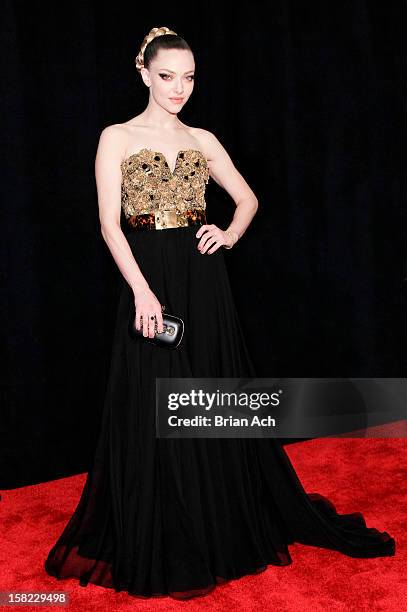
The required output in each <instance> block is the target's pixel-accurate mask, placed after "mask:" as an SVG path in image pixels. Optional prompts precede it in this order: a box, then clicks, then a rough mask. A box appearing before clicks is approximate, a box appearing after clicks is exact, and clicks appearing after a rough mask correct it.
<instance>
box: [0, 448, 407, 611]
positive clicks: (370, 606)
mask: <svg viewBox="0 0 407 612" xmlns="http://www.w3.org/2000/svg"><path fill="white" fill-rule="evenodd" d="M285 449H286V451H287V453H288V455H289V456H290V459H291V461H292V462H293V465H294V467H295V469H296V470H297V473H298V475H299V477H300V479H301V481H302V483H303V485H304V488H305V490H306V491H307V492H309V493H311V492H319V493H322V494H323V495H326V496H327V497H329V498H330V499H331V500H332V501H333V502H334V504H335V506H336V507H337V510H338V512H341V513H344V512H354V511H360V512H362V513H363V515H364V516H365V519H366V523H367V526H368V527H370V526H372V527H376V528H377V529H379V530H381V531H388V532H389V533H390V535H392V536H393V537H394V538H395V540H396V555H395V556H394V557H382V558H376V559H353V558H351V557H346V556H345V555H342V554H341V553H338V552H336V551H328V550H323V549H318V548H315V547H310V546H303V545H301V544H293V545H291V546H290V552H291V556H292V559H293V563H292V565H289V566H286V567H278V566H272V565H269V567H268V569H267V570H266V571H265V572H263V573H261V574H258V575H252V576H245V577H243V578H240V579H238V580H232V581H229V582H228V583H225V584H222V585H219V586H217V587H216V589H215V590H214V591H212V592H211V593H210V594H208V595H206V596H205V597H200V598H195V599H190V600H188V601H176V600H173V599H171V598H169V597H163V598H159V599H155V598H152V599H144V600H143V599H140V598H134V597H131V596H129V595H128V594H126V593H123V592H121V593H116V592H115V591H114V590H112V589H104V588H102V587H98V586H95V585H89V586H87V587H80V586H79V584H78V582H77V581H75V580H74V579H69V580H61V581H57V580H55V579H53V578H51V577H50V576H48V575H47V574H46V573H45V570H44V569H43V562H44V560H45V558H46V555H47V554H48V551H49V549H50V548H51V546H52V545H53V544H54V541H55V540H56V538H57V536H58V535H59V534H60V532H61V531H62V528H63V527H64V526H65V524H66V522H67V520H68V519H69V517H70V515H71V513H72V512H73V510H74V508H75V506H76V504H77V502H78V499H79V495H80V492H81V489H82V486H83V484H84V482H85V476H86V475H85V474H81V475H79V476H73V477H70V478H64V479H60V480H55V481H52V482H47V483H43V484H40V485H34V486H30V487H23V488H21V489H15V490H10V491H4V492H2V499H1V502H0V504H1V505H0V508H1V510H2V512H1V519H2V520H1V526H2V529H1V540H2V541H1V546H0V591H3V592H4V591H67V592H69V595H70V603H69V605H68V606H66V607H60V606H58V609H60V610H64V609H65V610H69V612H73V611H75V612H76V610H84V611H85V612H91V611H93V610H100V611H103V612H105V611H108V610H112V611H113V610H115V611H116V610H120V611H127V610H135V609H137V610H143V611H144V610H146V611H147V610H148V611H149V610H154V611H157V610H158V611H159V610H180V609H184V610H192V611H194V612H195V610H209V609H213V608H215V609H216V610H227V611H228V612H229V611H230V610H239V612H240V611H242V612H244V611H248V610H250V611H251V610H258V609H264V610H273V611H274V610H275V611H278V612H285V611H287V612H288V611H290V612H291V611H295V612H298V611H301V612H303V611H306V610H312V611H313V612H317V611H323V612H326V611H329V612H334V611H336V610H338V611H341V612H342V611H343V612H345V611H346V612H349V611H358V612H362V611H364V610H366V611H367V610H368V611H369V612H373V611H376V610H383V611H386V612H388V611H391V610H407V580H406V562H407V559H406V527H407V520H406V519H407V516H406V515H407V512H406V501H407V500H406V497H407V495H406V490H407V470H406V465H407V440H406V439H405V438H376V439H374V438H365V439H363V438H339V439H336V438H329V439H328V438H325V439H319V440H308V441H306V442H300V443H295V444H291V445H289V446H286V447H285ZM321 568H324V569H323V571H321ZM403 602H404V603H403ZM1 608H2V609H4V610H6V609H10V608H8V607H7V608H6V607H3V606H1ZM50 608H52V609H56V607H55V606H47V607H44V606H24V607H19V609H21V610H25V611H26V610H38V609H44V610H45V609H50Z"/></svg>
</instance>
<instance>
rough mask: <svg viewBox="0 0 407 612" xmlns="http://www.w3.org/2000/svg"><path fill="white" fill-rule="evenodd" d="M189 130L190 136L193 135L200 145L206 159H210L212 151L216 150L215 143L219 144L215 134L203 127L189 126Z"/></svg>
mask: <svg viewBox="0 0 407 612" xmlns="http://www.w3.org/2000/svg"><path fill="white" fill-rule="evenodd" d="M189 129H190V130H191V136H193V137H194V138H195V139H196V140H197V141H198V142H199V145H200V148H201V150H202V151H203V153H204V154H205V157H206V158H207V159H209V160H210V159H211V157H212V154H213V152H214V151H215V150H216V148H217V145H218V144H220V143H219V141H218V139H217V138H216V136H215V134H214V133H213V132H211V131H209V130H205V129H204V128H198V127H194V128H189Z"/></svg>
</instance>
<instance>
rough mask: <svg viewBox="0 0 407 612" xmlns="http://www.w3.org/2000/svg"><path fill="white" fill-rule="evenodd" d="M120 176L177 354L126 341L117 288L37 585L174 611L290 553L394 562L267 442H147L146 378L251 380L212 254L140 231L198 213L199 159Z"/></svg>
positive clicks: (152, 164) (195, 155) (283, 561)
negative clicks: (101, 398) (159, 218)
mask: <svg viewBox="0 0 407 612" xmlns="http://www.w3.org/2000/svg"><path fill="white" fill-rule="evenodd" d="M122 173H123V177H124V178H123V182H122V206H123V210H124V212H125V214H126V218H127V221H128V222H129V223H128V224H127V228H128V230H129V231H128V232H126V231H125V230H124V231H125V235H126V238H127V241H128V243H129V245H130V248H131V251H132V253H133V254H134V257H135V259H136V261H137V263H138V265H139V266H140V268H141V271H142V273H143V275H144V276H145V278H146V279H147V281H148V283H149V286H150V288H151V289H152V290H153V291H154V293H155V295H156V296H157V298H158V299H159V301H160V303H161V304H164V305H165V309H166V312H169V313H173V314H177V315H179V316H181V317H182V318H183V319H184V322H185V333H184V337H183V339H182V342H181V345H180V347H179V348H177V349H175V350H168V349H164V348H158V347H154V346H152V345H151V344H148V343H147V342H145V341H143V340H140V339H138V340H134V339H132V338H130V337H129V334H128V328H127V325H128V320H129V313H130V312H131V310H132V309H134V297H133V293H132V291H131V289H130V287H129V285H128V284H127V282H126V281H125V280H124V278H123V277H122V280H121V291H120V297H119V303H118V309H117V318H116V325H115V331H114V337H113V344H112V354H111V355H112V356H111V362H110V372H109V379H108V384H107V392H106V398H105V404H104V410H103V415H102V420H101V423H100V432H99V438H98V443H97V448H96V451H95V454H94V459H93V462H92V465H91V467H90V470H89V473H88V475H87V480H86V483H85V486H84V489H83V491H82V495H81V498H80V500H79V502H78V505H77V507H76V510H75V512H74V513H73V515H72V516H71V518H70V520H69V522H68V524H67V525H66V526H65V528H64V530H63V532H62V534H61V535H60V537H59V538H58V540H57V542H56V543H55V544H54V546H53V547H52V549H51V550H50V552H49V554H48V557H47V559H46V560H45V569H46V571H47V573H48V574H50V575H52V576H55V577H57V578H58V579H65V578H69V577H76V578H77V579H79V583H80V585H82V586H86V585H87V584H88V583H89V582H90V583H93V584H97V585H101V586H103V587H110V588H113V589H115V590H116V591H121V590H124V591H127V592H128V593H129V594H131V595H134V596H139V597H151V596H157V597H158V596H165V595H170V596H172V597H174V598H181V599H182V598H188V597H194V596H198V595H203V594H205V593H208V592H209V591H211V590H212V589H213V588H215V587H216V585H217V584H218V583H221V582H224V581H226V580H229V579H233V578H238V577H240V576H243V575H247V574H252V573H257V572H261V571H264V570H265V569H266V568H267V566H268V565H279V566H281V565H288V564H291V563H292V559H291V557H290V553H289V549H288V545H289V544H291V543H294V542H298V543H302V544H307V545H311V546H318V547H323V548H327V549H332V550H336V551H340V552H341V553H343V554H345V555H348V556H350V557H366V558H367V557H380V556H390V555H394V554H395V541H394V539H393V538H392V537H391V536H390V535H389V534H388V533H387V532H380V531H378V530H377V529H375V528H373V527H367V526H366V523H365V520H364V518H363V515H362V514H361V513H359V512H354V513H352V514H338V513H337V512H336V509H335V506H334V505H333V503H332V502H331V501H330V500H328V499H327V498H326V497H324V496H322V495H321V494H318V493H306V492H305V491H304V489H303V487H302V485H301V482H300V481H299V479H298V477H297V475H296V472H295V470H294V468H293V466H292V464H291V462H290V460H289V457H288V455H287V454H286V452H285V451H284V449H283V447H282V446H281V444H280V442H279V441H278V439H273V438H188V439H187V438H184V439H179V438H178V439H168V438H167V439H165V438H156V432H155V378H156V377H242V376H245V377H246V376H247V377H255V376H256V373H255V370H254V367H253V364H252V361H251V359H250V356H249V354H248V351H247V348H246V344H245V340H244V337H243V335H242V330H241V327H240V324H239V320H238V317H237V314H236V309H235V304H234V300H233V296H232V292H231V287H230V284H229V279H228V275H227V269H226V265H225V261H224V253H223V248H220V249H218V250H217V251H216V252H215V253H213V254H211V255H208V254H201V253H199V252H198V250H197V248H196V247H197V244H198V241H199V239H198V238H196V232H197V231H198V226H196V225H187V226H185V227H171V228H166V229H162V230H157V229H151V215H150V216H149V215H148V214H147V213H148V211H150V213H151V210H154V207H156V208H155V210H157V207H158V206H160V207H167V208H168V207H170V208H171V206H172V207H174V206H177V207H178V209H182V206H184V208H183V210H184V211H185V210H187V209H191V208H194V206H195V209H197V210H201V212H202V211H203V210H205V199H204V192H205V185H206V184H207V182H208V180H209V171H208V165H207V163H206V160H205V158H204V157H203V155H202V154H201V153H200V152H199V151H197V150H194V149H189V150H187V151H179V152H178V156H177V160H176V165H175V168H174V171H173V172H171V170H170V168H169V167H168V164H167V161H166V160H165V157H164V156H163V155H162V154H161V153H159V152H155V151H150V150H149V149H143V150H141V151H139V152H137V153H135V154H133V155H132V156H130V157H129V158H127V159H126V160H124V161H123V162H122ZM192 196H193V197H192ZM191 202H192V205H191ZM149 206H150V208H148V207H149ZM140 211H141V212H140ZM143 211H144V212H143ZM146 211H147V213H146ZM136 214H137V215H140V214H144V217H140V216H139V217H138V219H139V220H140V219H143V223H145V225H144V227H141V226H140V225H138V226H136V225H135V219H136ZM207 222H208V223H209V222H210V221H209V220H207ZM140 223H141V222H140ZM149 223H150V225H148V224H149ZM147 226H148V227H147ZM137 228H138V229H137ZM203 322H204V323H205V333H204V334H203V333H202V324H203Z"/></svg>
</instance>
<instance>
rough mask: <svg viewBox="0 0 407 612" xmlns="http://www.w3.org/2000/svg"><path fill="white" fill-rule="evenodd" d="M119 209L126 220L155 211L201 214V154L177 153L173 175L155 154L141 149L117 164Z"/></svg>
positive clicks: (205, 170) (205, 171)
mask: <svg viewBox="0 0 407 612" xmlns="http://www.w3.org/2000/svg"><path fill="white" fill-rule="evenodd" d="M120 167H121V171H122V183H121V205H122V208H123V211H124V214H125V216H126V218H129V217H131V216H133V215H142V214H146V213H151V212H156V211H159V210H178V211H179V212H185V211H186V210H191V209H194V208H197V209H201V210H205V208H206V202H205V188H206V185H207V184H208V182H209V167H208V162H207V160H206V158H205V156H204V154H203V153H202V152H201V151H198V150H197V149H186V150H181V151H178V154H177V159H176V161H175V168H174V170H173V171H171V169H170V168H169V166H168V163H167V160H166V159H165V156H164V155H163V154H162V153H160V152H159V151H152V150H151V149H141V150H140V151H138V152H137V153H133V155H130V157H127V158H126V159H124V160H123V161H122V163H121V164H120Z"/></svg>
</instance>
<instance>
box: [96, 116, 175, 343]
mask: <svg viewBox="0 0 407 612" xmlns="http://www.w3.org/2000/svg"><path fill="white" fill-rule="evenodd" d="M123 143H124V133H123V128H121V127H120V126H115V125H111V126H108V127H106V128H105V129H104V130H103V131H102V133H101V135H100V138H99V144H98V149H97V153H96V159H95V176H96V186H97V193H98V205H99V220H100V226H101V232H102V236H103V239H104V240H105V242H106V244H107V246H108V248H109V250H110V252H111V254H112V256H113V258H114V260H115V262H116V264H117V266H118V268H119V270H120V272H121V273H122V274H123V276H124V278H125V279H126V281H127V283H128V284H129V286H130V287H131V289H132V291H133V293H134V299H135V305H136V326H137V328H138V329H139V328H140V317H141V316H143V315H144V316H143V332H144V335H145V336H146V335H149V336H150V337H153V336H154V330H151V327H152V326H151V324H150V333H146V331H147V332H148V325H149V315H152V314H155V315H156V318H157V324H158V331H159V332H162V330H163V321H162V310H161V304H160V303H159V301H158V299H157V298H156V296H155V295H154V293H153V292H152V291H151V289H150V287H149V284H148V282H147V280H146V279H145V278H144V276H143V274H142V272H141V270H140V268H139V266H138V264H137V262H136V260H135V258H134V255H133V253H132V251H131V249H130V245H129V243H128V242H127V239H126V237H125V235H124V234H123V232H122V229H121V227H120V213H121V180H122V177H121V169H120V163H121V161H122V156H123V152H124V144H123Z"/></svg>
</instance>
